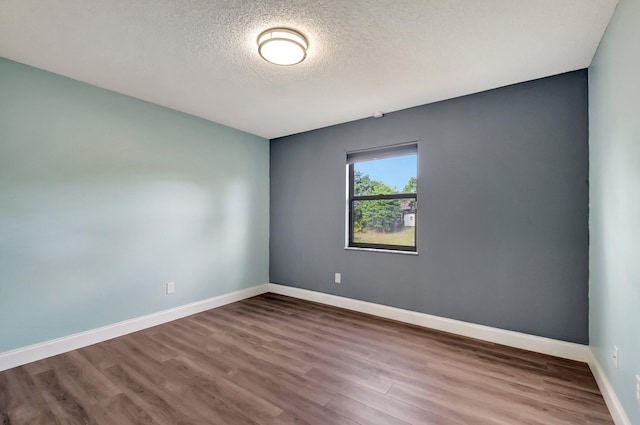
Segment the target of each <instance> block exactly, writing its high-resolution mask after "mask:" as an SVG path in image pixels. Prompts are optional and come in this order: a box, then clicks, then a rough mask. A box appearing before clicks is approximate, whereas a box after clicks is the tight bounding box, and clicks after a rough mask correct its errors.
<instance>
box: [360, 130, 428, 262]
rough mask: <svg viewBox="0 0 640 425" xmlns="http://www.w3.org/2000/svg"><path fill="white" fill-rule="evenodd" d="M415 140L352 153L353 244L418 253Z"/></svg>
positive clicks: (416, 156) (416, 154)
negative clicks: (409, 142) (410, 142)
mask: <svg viewBox="0 0 640 425" xmlns="http://www.w3.org/2000/svg"><path fill="white" fill-rule="evenodd" d="M417 162H418V148H417V145H416V144H415V143H412V144H404V145H396V146H389V147H386V148H381V149H374V150H365V151H357V152H349V153H347V176H348V179H349V183H348V189H347V190H348V193H347V195H348V199H347V208H348V211H347V215H348V220H347V222H348V225H347V226H348V236H347V237H348V246H349V247H356V248H374V249H387V250H394V251H414V252H415V251H416V248H417V247H416V224H417V220H416V218H417V208H418V195H417V191H416V188H417V169H418V166H417Z"/></svg>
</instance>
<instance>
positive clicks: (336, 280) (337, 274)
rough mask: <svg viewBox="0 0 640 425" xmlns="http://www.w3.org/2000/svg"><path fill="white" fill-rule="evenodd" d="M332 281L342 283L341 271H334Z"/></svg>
mask: <svg viewBox="0 0 640 425" xmlns="http://www.w3.org/2000/svg"><path fill="white" fill-rule="evenodd" d="M334 281H335V282H336V283H342V273H336V278H335V280H334Z"/></svg>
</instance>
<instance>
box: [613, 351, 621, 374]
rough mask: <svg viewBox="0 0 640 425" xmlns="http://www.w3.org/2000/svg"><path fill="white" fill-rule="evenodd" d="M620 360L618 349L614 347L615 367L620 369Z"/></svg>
mask: <svg viewBox="0 0 640 425" xmlns="http://www.w3.org/2000/svg"><path fill="white" fill-rule="evenodd" d="M619 360H620V353H619V352H618V347H613V365H614V366H615V367H616V369H617V368H618V361H619Z"/></svg>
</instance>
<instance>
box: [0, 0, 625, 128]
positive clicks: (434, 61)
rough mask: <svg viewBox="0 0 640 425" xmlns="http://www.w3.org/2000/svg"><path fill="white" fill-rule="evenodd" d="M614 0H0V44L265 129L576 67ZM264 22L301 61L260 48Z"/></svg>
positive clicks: (96, 79)
mask: <svg viewBox="0 0 640 425" xmlns="http://www.w3.org/2000/svg"><path fill="white" fill-rule="evenodd" d="M616 3H617V0H481V1H479V0H413V1H410V0H395V1H393V0H387V1H385V0H289V1H281V0H261V1H239V0H1V1H0V56H2V57H5V58H8V59H11V60H14V61H17V62H22V63H25V64H28V65H32V66H35V67H38V68H42V69H45V70H47V71H51V72H55V73H58V74H61V75H65V76H67V77H71V78H74V79H77V80H80V81H84V82H87V83H90V84H93V85H96V86H99V87H104V88H107V89H109V90H113V91H116V92H119V93H123V94H127V95H130V96H133V97H136V98H140V99H144V100H147V101H150V102H153V103H157V104H160V105H164V106H167V107H169V108H173V109H177V110H179V111H184V112H187V113H190V114H193V115H196V116H199V117H203V118H206V119H209V120H212V121H215V122H218V123H221V124H225V125H228V126H231V127H234V128H237V129H240V130H244V131H247V132H249V133H253V134H256V135H259V136H263V137H266V138H274V137H278V136H284V135H288V134H293V133H298V132H302V131H306V130H311V129H315V128H319V127H324V126H327V125H332V124H336V123H341V122H345V121H351V120H355V119H359V118H363V117H367V116H371V115H372V114H373V112H375V111H383V112H390V111H394V110H399V109H403V108H407V107H411V106H416V105H421V104H425V103H430V102H434V101H438V100H443V99H448V98H452V97H456V96H460V95H465V94H470V93H475V92H479V91H483V90H487V89H491V88H495V87H500V86H505V85H508V84H513V83H517V82H522V81H527V80H532V79H535V78H540V77H545V76H549V75H554V74H559V73H562V72H566V71H572V70H576V69H581V68H585V67H587V66H589V64H590V63H591V59H592V57H593V55H594V53H595V50H596V48H597V46H598V43H599V41H600V39H601V37H602V35H603V33H604V30H605V28H606V26H607V24H608V22H609V20H610V18H611V15H612V14H613V10H614V8H615V5H616ZM274 26H278V27H280V26H284V27H290V28H294V29H297V30H299V31H300V32H302V33H303V34H304V35H305V36H306V38H307V39H308V40H309V50H308V57H307V59H306V60H305V61H304V62H303V63H301V64H299V65H296V66H293V67H278V66H275V65H271V64H269V63H266V62H265V61H264V60H262V59H261V58H260V57H259V56H258V54H257V46H256V38H257V36H258V35H259V34H260V33H261V32H262V31H264V30H265V29H268V28H270V27H274ZM0 95H1V94H0Z"/></svg>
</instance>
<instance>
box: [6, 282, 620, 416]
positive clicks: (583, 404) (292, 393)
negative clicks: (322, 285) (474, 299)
mask: <svg viewBox="0 0 640 425" xmlns="http://www.w3.org/2000/svg"><path fill="white" fill-rule="evenodd" d="M0 419H3V421H4V422H5V423H9V424H11V425H20V424H47V425H48V424H117V425H125V424H158V425H160V424H165V425H176V424H234V425H235V424H260V425H266V424H277V425H287V424H312V425H331V424H344V425H354V424H360V425H376V424H381V425H394V424H453V425H458V424H503V425H507V424H509V425H512V424H541V425H542V424H544V425H554V424H566V425H569V424H572V425H574V424H612V423H613V421H612V419H611V416H610V415H609V413H608V411H607V408H606V406H605V404H604V401H603V399H602V396H601V394H600V392H599V390H598V387H597V386H596V383H595V380H594V378H593V376H592V375H591V373H590V371H589V368H588V366H587V365H586V364H584V363H579V362H573V361H569V360H563V359H559V358H555V357H550V356H545V355H541V354H537V353H532V352H528V351H522V350H517V349H513V348H509V347H504V346H500V345H496V344H491V343H486V342H482V341H478V340H473V339H469V338H464V337H459V336H455V335H451V334H447V333H443V332H438V331H433V330H428V329H423V328H420V327H416V326H410V325H405V324H401V323H397V322H394V321H390V320H385V319H380V318H376V317H372V316H368V315H364V314H360V313H355V312H351V311H347V310H342V309H338V308H333V307H329V306H325V305H321V304H315V303H310V302H306V301H301V300H297V299H293V298H288V297H284V296H279V295H274V294H265V295H261V296H258V297H255V298H251V299H248V300H244V301H241V302H238V303H234V304H230V305H227V306H224V307H221V308H218V309H215V310H211V311H207V312H204V313H201V314H197V315H194V316H190V317H187V318H184V319H181V320H177V321H175V322H171V323H167V324H164V325H161V326H156V327H154V328H151V329H147V330H144V331H141V332H137V333H134V334H131V335H127V336H124V337H120V338H117V339H114V340H111V341H106V342H103V343H100V344H96V345H93V346H90V347H86V348H83V349H80V350H76V351H71V352H69V353H65V354H61V355H59V356H55V357H51V358H49V359H45V360H41V361H38V362H34V363H30V364H28V365H25V366H22V367H17V368H14V369H11V370H7V371H4V372H0Z"/></svg>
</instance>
